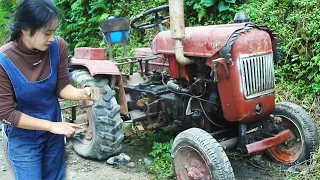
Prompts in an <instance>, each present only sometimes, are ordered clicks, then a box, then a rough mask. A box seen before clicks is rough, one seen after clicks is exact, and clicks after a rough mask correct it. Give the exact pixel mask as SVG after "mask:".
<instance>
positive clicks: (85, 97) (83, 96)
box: [80, 87, 91, 100]
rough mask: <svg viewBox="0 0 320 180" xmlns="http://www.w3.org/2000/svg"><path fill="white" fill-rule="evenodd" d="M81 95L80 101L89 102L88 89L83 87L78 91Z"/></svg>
mask: <svg viewBox="0 0 320 180" xmlns="http://www.w3.org/2000/svg"><path fill="white" fill-rule="evenodd" d="M80 91H81V92H80V93H81V99H82V100H91V98H90V95H91V92H90V87H85V88H83V89H80Z"/></svg>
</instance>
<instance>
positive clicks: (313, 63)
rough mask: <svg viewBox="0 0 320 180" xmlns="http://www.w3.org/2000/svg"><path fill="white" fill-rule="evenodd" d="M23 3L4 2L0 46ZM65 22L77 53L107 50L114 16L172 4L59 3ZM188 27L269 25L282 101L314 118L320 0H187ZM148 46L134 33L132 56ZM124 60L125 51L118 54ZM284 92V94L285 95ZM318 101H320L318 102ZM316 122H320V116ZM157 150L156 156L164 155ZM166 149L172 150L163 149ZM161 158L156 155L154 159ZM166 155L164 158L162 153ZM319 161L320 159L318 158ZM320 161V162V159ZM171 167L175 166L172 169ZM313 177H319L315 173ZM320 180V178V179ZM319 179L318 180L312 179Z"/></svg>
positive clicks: (319, 75)
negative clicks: (106, 30)
mask: <svg viewBox="0 0 320 180" xmlns="http://www.w3.org/2000/svg"><path fill="white" fill-rule="evenodd" d="M17 2H18V0H0V44H4V43H5V42H6V41H7V39H8V31H9V30H8V25H9V22H10V21H9V19H10V17H12V13H13V11H14V9H15V7H16V5H17ZM55 2H56V4H57V6H58V7H59V9H60V10H61V13H62V16H63V19H62V21H61V25H60V27H59V29H58V32H57V34H58V35H60V36H62V37H63V38H64V39H65V40H66V41H67V43H68V47H69V51H70V52H71V53H72V51H73V49H74V48H75V47H80V46H91V47H106V45H105V44H104V43H103V41H102V37H101V33H100V31H99V29H98V27H99V23H100V21H102V20H104V19H106V18H108V17H109V16H111V15H113V16H122V17H126V18H128V19H130V18H132V17H134V16H136V15H137V14H139V13H141V12H143V11H145V10H147V9H149V8H153V7H156V6H158V5H162V4H166V3H167V2H168V1H167V0H131V1H128V0H55ZM185 7H186V8H185V10H186V13H185V14H186V15H185V20H186V25H187V26H199V25H209V24H210V25H211V24H221V23H232V19H233V16H234V14H235V13H236V12H238V11H244V12H247V13H248V14H249V16H250V18H251V21H253V22H256V23H258V24H263V25H267V26H268V27H270V28H272V29H273V30H274V31H275V32H276V33H278V39H279V40H280V43H281V48H280V52H281V55H282V56H281V59H280V60H279V61H278V62H276V83H277V88H278V95H280V96H278V100H289V101H295V102H297V103H299V104H302V105H303V106H304V107H305V108H307V109H308V110H309V112H311V113H312V112H315V111H313V109H314V107H319V105H318V104H317V103H318V102H319V101H318V100H319V99H318V98H316V97H318V96H317V95H319V93H320V23H319V22H320V1H319V0H237V1H236V0H185ZM147 45H148V38H147V37H146V35H145V34H144V33H143V32H138V31H135V30H130V43H129V46H128V49H129V54H131V55H132V52H133V48H134V47H144V46H147ZM114 51H115V55H116V56H121V55H122V49H121V48H120V47H116V48H115V50H114ZM284 92H285V93H284ZM315 100H317V101H315ZM313 117H314V118H316V120H317V121H318V117H319V115H318V114H316V113H314V114H313ZM159 147H162V146H161V145H159V144H158V145H157V146H156V148H154V149H155V150H157V152H162V150H159ZM163 147H166V148H167V146H163ZM153 154H154V155H156V154H157V153H153ZM160 154H161V153H160ZM317 157H319V156H317ZM319 159H320V158H319ZM168 166H170V165H168ZM311 174H316V173H315V172H314V171H313V172H312V173H311ZM319 177H320V176H319ZM312 178H316V179H317V178H318V176H315V177H312Z"/></svg>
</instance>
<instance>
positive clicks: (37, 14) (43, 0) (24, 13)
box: [10, 0, 61, 41]
mask: <svg viewBox="0 0 320 180" xmlns="http://www.w3.org/2000/svg"><path fill="white" fill-rule="evenodd" d="M60 17H61V15H60V13H59V10H58V8H57V7H56V6H55V4H54V3H53V2H52V1H51V0H23V1H22V2H21V3H20V5H19V6H18V8H17V10H16V11H15V13H14V17H13V21H12V24H11V25H10V30H11V32H10V41H13V40H16V39H19V38H20V36H21V30H22V29H30V30H31V36H33V35H34V34H35V33H36V32H37V31H38V30H39V29H41V28H46V27H49V26H51V25H52V22H53V21H54V20H59V19H60Z"/></svg>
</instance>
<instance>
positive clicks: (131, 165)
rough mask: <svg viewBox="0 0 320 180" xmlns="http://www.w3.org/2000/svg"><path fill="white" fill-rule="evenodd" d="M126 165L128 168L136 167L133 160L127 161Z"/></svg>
mask: <svg viewBox="0 0 320 180" xmlns="http://www.w3.org/2000/svg"><path fill="white" fill-rule="evenodd" d="M127 167H128V168H134V167H136V165H135V164H134V162H129V163H128V164H127Z"/></svg>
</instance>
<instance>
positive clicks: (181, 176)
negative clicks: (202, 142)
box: [173, 146, 212, 180]
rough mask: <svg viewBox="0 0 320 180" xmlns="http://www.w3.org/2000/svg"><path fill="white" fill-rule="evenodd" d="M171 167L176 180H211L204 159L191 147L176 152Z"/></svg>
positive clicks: (181, 148) (184, 147)
mask: <svg viewBox="0 0 320 180" xmlns="http://www.w3.org/2000/svg"><path fill="white" fill-rule="evenodd" d="M173 166H174V171H175V174H176V177H177V179H178V180H193V179H199V180H200V179H201V180H212V175H211V172H210V169H209V166H208V164H207V163H206V161H205V159H204V158H203V156H202V155H201V154H200V153H199V152H198V151H197V150H196V149H195V148H193V147H191V146H182V147H180V148H179V149H178V150H177V151H176V153H175V154H174V157H173Z"/></svg>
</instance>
